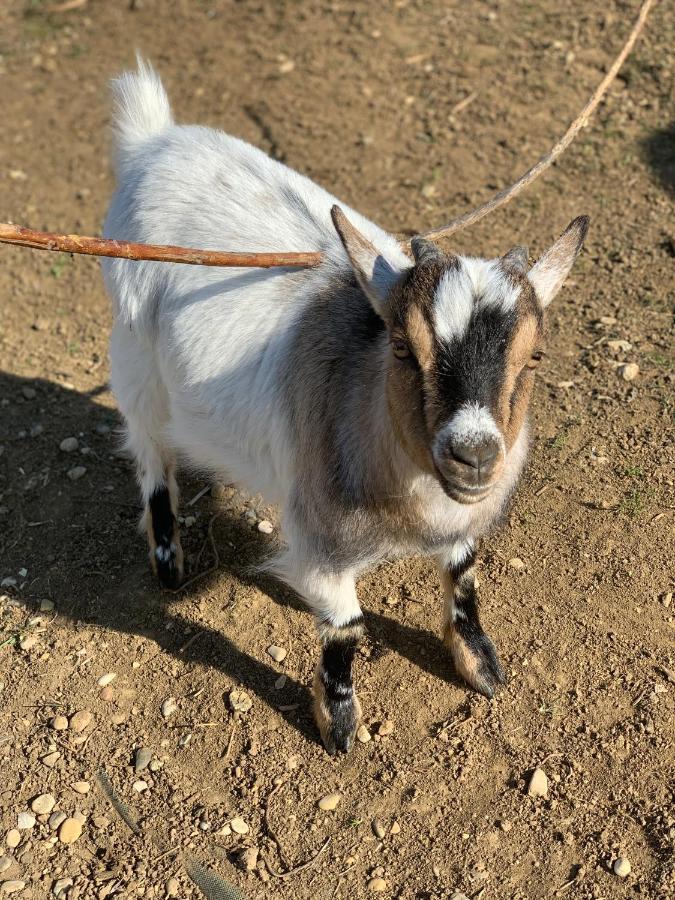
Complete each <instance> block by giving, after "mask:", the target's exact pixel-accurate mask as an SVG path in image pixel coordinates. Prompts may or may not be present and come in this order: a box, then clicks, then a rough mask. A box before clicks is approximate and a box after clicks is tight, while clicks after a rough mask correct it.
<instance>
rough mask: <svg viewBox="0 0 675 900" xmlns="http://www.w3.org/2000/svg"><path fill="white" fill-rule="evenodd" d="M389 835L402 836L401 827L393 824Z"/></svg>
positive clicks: (395, 823) (396, 823)
mask: <svg viewBox="0 0 675 900" xmlns="http://www.w3.org/2000/svg"><path fill="white" fill-rule="evenodd" d="M389 833H390V834H400V833H401V826H400V825H399V824H398V822H392V823H391V828H390V829H389Z"/></svg>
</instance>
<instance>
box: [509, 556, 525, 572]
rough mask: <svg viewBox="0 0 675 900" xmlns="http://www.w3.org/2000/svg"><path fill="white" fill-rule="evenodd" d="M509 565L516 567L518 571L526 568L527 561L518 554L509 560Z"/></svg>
mask: <svg viewBox="0 0 675 900" xmlns="http://www.w3.org/2000/svg"><path fill="white" fill-rule="evenodd" d="M509 565H510V566H511V568H512V569H515V570H516V572H520V571H521V570H522V569H524V568H525V563H524V562H523V561H522V559H520V557H518V556H514V557H513V559H510V560H509Z"/></svg>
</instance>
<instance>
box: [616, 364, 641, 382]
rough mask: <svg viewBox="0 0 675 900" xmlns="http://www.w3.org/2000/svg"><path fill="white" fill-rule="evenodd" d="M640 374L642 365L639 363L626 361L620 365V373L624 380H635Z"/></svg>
mask: <svg viewBox="0 0 675 900" xmlns="http://www.w3.org/2000/svg"><path fill="white" fill-rule="evenodd" d="M639 374H640V366H638V364H637V363H626V365H625V366H619V375H620V376H621V377H622V378H623V380H624V381H634V380H635V379H636V378H637V377H638V375H639Z"/></svg>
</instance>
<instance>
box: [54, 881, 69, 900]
mask: <svg viewBox="0 0 675 900" xmlns="http://www.w3.org/2000/svg"><path fill="white" fill-rule="evenodd" d="M72 886H73V879H72V878H59V880H58V881H55V882H54V885H53V886H52V892H53V894H54V896H55V897H64V896H65V894H66V891H67V890H68V888H71V887H72Z"/></svg>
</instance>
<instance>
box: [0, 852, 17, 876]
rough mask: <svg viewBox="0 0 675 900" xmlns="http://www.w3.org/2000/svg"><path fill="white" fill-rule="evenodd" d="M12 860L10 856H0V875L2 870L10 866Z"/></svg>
mask: <svg viewBox="0 0 675 900" xmlns="http://www.w3.org/2000/svg"><path fill="white" fill-rule="evenodd" d="M13 862H14V860H13V859H12V857H11V856H0V875H2V873H3V872H6V871H7V869H9V868H11V865H12V863H13Z"/></svg>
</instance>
